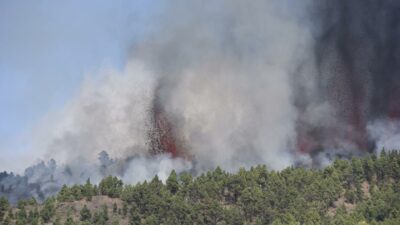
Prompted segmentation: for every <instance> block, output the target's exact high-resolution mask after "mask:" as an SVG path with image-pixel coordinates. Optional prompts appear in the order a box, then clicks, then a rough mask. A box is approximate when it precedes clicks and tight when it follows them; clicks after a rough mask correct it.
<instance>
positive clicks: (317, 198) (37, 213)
mask: <svg viewBox="0 0 400 225" xmlns="http://www.w3.org/2000/svg"><path fill="white" fill-rule="evenodd" d="M0 218H1V221H2V222H1V224H4V225H6V224H21V225H22V224H32V225H33V224H65V225H72V224H82V225H83V224H99V225H100V224H111V225H116V224H121V225H122V224H132V225H136V224H171V225H172V224H173V225H175V224H221V225H222V224H273V225H278V224H279V225H280V224H290V225H295V224H305V225H314V224H315V225H316V224H332V225H341V224H343V225H345V224H349V225H350V224H393V225H398V224H400V154H399V153H398V152H397V151H391V152H386V151H382V152H381V154H380V156H379V157H376V156H374V155H369V156H367V157H364V158H361V159H358V158H353V159H352V160H350V161H348V160H336V161H335V162H333V163H332V165H331V166H329V167H326V168H324V169H307V168H292V167H291V168H287V169H285V170H282V171H271V170H268V169H267V167H266V166H264V165H260V166H256V167H253V168H251V169H249V170H245V169H240V170H239V171H238V172H237V173H234V174H231V173H227V172H225V171H223V170H221V169H220V168H216V169H215V170H214V171H210V172H207V173H204V174H202V175H200V176H198V177H195V178H194V177H192V175H191V174H190V173H182V174H179V175H177V174H176V173H175V172H174V171H172V172H171V175H170V176H169V178H168V179H167V181H166V182H165V183H163V182H161V181H160V180H159V178H158V177H154V179H153V180H151V181H149V182H144V183H139V184H134V185H132V184H123V182H122V181H121V180H119V179H118V178H116V177H107V178H105V179H103V180H102V181H101V183H100V184H98V185H92V184H91V183H90V180H88V181H87V183H86V184H84V185H75V186H72V187H67V186H64V187H63V188H62V190H61V191H60V192H59V194H58V195H57V196H54V197H52V198H49V199H47V200H46V201H45V202H44V203H41V204H39V203H37V202H36V201H35V200H34V199H32V200H28V201H20V202H19V203H18V205H17V206H13V207H12V206H10V204H8V201H7V200H6V199H4V198H2V199H1V200H0Z"/></svg>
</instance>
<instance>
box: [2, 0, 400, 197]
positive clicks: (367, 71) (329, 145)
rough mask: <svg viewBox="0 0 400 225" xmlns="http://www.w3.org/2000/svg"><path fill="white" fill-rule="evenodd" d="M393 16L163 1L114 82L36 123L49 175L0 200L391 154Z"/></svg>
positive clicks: (282, 5) (106, 73)
mask: <svg viewBox="0 0 400 225" xmlns="http://www.w3.org/2000/svg"><path fill="white" fill-rule="evenodd" d="M399 10H400V3H396V1H389V0H388V1H380V2H376V1H369V0H368V1H362V2H361V1H356V0H339V1H328V0H324V1H317V0H307V1H301V2H300V1H295V0H254V1H241V0H218V1H207V2H205V1H191V2H189V1H184V0H170V1H168V4H166V8H165V10H164V11H163V13H162V15H161V16H160V18H159V21H158V23H157V24H156V25H154V26H155V27H157V29H155V30H154V31H153V32H152V33H151V34H150V35H148V36H146V38H145V39H144V40H143V41H140V42H139V43H135V44H134V45H133V47H132V55H131V57H130V59H129V62H128V63H127V65H126V68H125V70H124V71H122V72H115V71H112V70H102V71H99V72H98V74H97V75H96V76H94V75H88V76H87V79H86V80H85V81H84V82H83V84H82V87H81V90H80V91H79V93H77V94H76V96H75V97H74V98H73V99H72V100H71V101H70V103H69V104H68V105H66V106H65V108H64V110H62V111H61V112H59V113H57V114H52V115H51V116H49V117H48V119H47V120H45V121H44V122H43V124H44V125H43V126H42V128H41V130H40V131H38V132H37V133H38V134H37V137H36V140H37V143H36V149H38V150H37V151H44V152H45V153H44V157H45V158H48V159H51V158H54V159H55V160H56V161H53V160H51V161H49V162H48V163H47V164H46V163H39V164H37V165H36V166H33V167H30V168H28V169H27V170H26V171H25V175H24V176H15V175H10V174H3V175H1V176H0V183H1V184H2V190H1V192H0V194H6V195H8V196H12V197H13V198H14V199H17V198H21V197H27V196H35V197H37V198H43V197H44V196H47V195H51V194H53V193H55V192H56V191H57V190H58V188H59V187H60V185H61V184H63V183H67V184H74V183H82V182H84V181H85V180H86V179H88V178H90V179H92V180H93V181H94V182H98V181H99V180H100V179H101V178H102V177H104V176H106V175H117V176H119V177H121V178H123V179H124V180H125V181H128V182H139V181H143V180H145V179H148V178H150V177H152V176H154V175H156V174H157V175H159V177H161V179H165V178H166V177H167V175H168V173H169V172H170V170H172V169H175V170H177V171H178V172H181V171H192V172H193V173H199V172H201V171H204V170H208V169H212V168H215V167H216V166H221V167H222V168H224V169H227V170H230V171H232V170H235V169H237V168H238V167H240V166H244V167H249V166H251V165H254V164H259V163H263V164H267V166H268V167H270V168H272V169H281V168H284V167H286V166H289V165H296V164H303V165H307V166H323V165H325V164H326V163H328V162H329V161H330V159H331V158H333V157H336V156H341V157H349V156H354V155H362V154H365V153H367V152H373V151H376V150H377V149H378V148H381V147H385V146H387V147H389V148H396V147H398V142H396V140H397V138H396V137H397V136H398V135H399V130H400V129H399V128H398V127H399V126H398V124H399V122H398V119H399V117H400V102H399V98H400V91H399V90H400V89H399V88H400V76H399V75H398V74H397V73H398V72H399V69H400V68H399V65H400V64H399V63H398V60H399V56H400V54H399V53H400V52H399V47H398V42H397V40H400V39H398V37H399V34H400V33H399V32H400V27H399V23H400V22H399V21H400V20H399V18H398V15H400V14H399ZM103 150H104V151H105V152H101V151H103ZM99 152H101V153H100V155H99ZM108 154H110V155H108ZM55 162H57V164H58V165H56V163H55Z"/></svg>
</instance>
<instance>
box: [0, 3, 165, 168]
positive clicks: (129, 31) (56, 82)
mask: <svg viewBox="0 0 400 225" xmlns="http://www.w3.org/2000/svg"><path fill="white" fill-rule="evenodd" d="M160 5H161V4H160V1H146V0H134V1H129V0H116V1H115V0H114V1H107V0H93V1H77V0H73V1H54V0H26V1H15V0H5V1H0V155H1V156H0V170H9V169H14V168H12V165H11V163H10V161H13V160H16V159H18V158H20V157H22V156H23V155H25V154H26V153H27V151H29V150H30V139H29V136H30V132H32V129H33V127H34V126H35V125H37V123H38V122H39V121H40V120H41V118H43V117H45V116H46V114H47V113H48V112H49V111H53V110H57V109H60V108H61V107H62V106H63V105H64V104H65V103H66V102H68V99H69V98H70V97H71V96H72V95H73V94H74V92H75V91H76V90H78V89H79V86H80V83H81V82H82V79H83V76H84V74H85V72H90V71H95V70H97V69H99V68H101V67H113V68H116V69H122V68H123V66H124V64H125V62H126V60H127V55H129V54H131V52H129V51H130V49H132V46H133V45H134V44H135V42H137V41H138V40H139V39H140V38H141V37H142V36H143V35H144V34H145V33H147V32H148V31H149V30H151V29H152V27H151V24H152V23H151V20H152V18H153V16H154V15H155V14H156V12H157V10H156V9H159V8H160V7H159V6H160ZM10 159H11V160H10Z"/></svg>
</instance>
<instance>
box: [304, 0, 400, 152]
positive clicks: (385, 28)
mask: <svg viewBox="0 0 400 225" xmlns="http://www.w3.org/2000/svg"><path fill="white" fill-rule="evenodd" d="M399 10H400V2H398V1H390V0H389V1H357V0H350V1H347V0H339V1H317V2H316V3H315V5H314V6H313V7H312V9H311V12H313V14H312V15H313V18H317V19H315V23H314V27H313V34H314V37H315V44H314V46H315V47H314V58H315V68H316V71H317V73H316V74H317V75H316V79H315V80H316V84H315V85H316V90H317V91H316V92H317V93H318V97H317V98H313V99H304V98H300V99H297V102H298V104H299V109H300V110H303V113H306V111H307V109H308V107H309V106H310V105H313V104H315V102H320V103H319V104H326V105H327V106H329V110H327V112H329V113H328V115H329V117H330V119H328V118H322V120H324V121H325V122H324V123H323V124H316V123H313V122H315V121H311V122H309V123H306V122H303V121H301V120H300V123H299V130H300V131H301V132H299V135H300V138H299V143H300V150H301V151H305V152H311V153H312V152H319V151H322V150H326V149H329V148H334V149H342V150H345V151H347V152H343V151H342V153H344V154H350V155H352V154H354V153H355V151H364V152H365V151H374V150H375V149H376V140H375V139H376V138H377V137H376V136H377V135H376V132H373V130H374V128H373V126H374V125H373V124H374V123H377V121H382V120H383V121H393V122H394V121H395V120H398V119H399V117H400V100H399V99H400V89H399V88H400V74H399V72H400V70H399V69H400V64H399V59H400V58H399V57H400V49H399V40H400V39H399V38H400V20H399V19H400V17H399V15H400V14H399V12H400V11H399ZM300 96H302V95H300ZM380 124H382V122H380ZM368 130H369V131H368ZM392 130H393V129H392ZM371 132H372V133H375V134H371ZM378 136H379V135H378ZM335 139H336V140H335ZM379 147H383V146H382V144H379ZM392 147H394V146H392Z"/></svg>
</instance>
